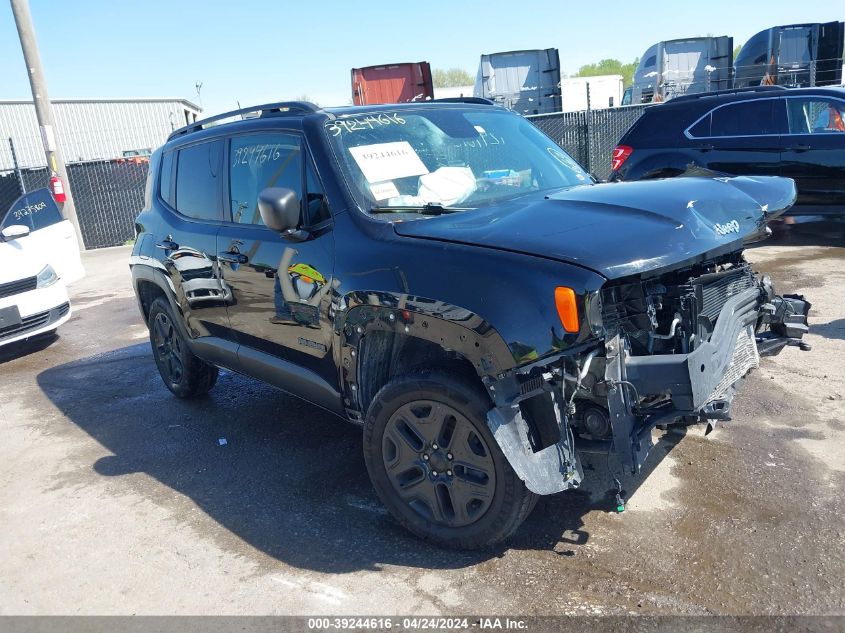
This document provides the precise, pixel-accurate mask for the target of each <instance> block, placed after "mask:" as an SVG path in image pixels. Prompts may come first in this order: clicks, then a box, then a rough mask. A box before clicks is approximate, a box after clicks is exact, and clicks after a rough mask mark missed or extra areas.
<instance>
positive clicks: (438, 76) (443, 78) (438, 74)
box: [431, 68, 475, 88]
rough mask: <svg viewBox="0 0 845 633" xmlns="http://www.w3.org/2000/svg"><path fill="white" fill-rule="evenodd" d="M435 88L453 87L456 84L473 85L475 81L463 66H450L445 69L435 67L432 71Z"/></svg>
mask: <svg viewBox="0 0 845 633" xmlns="http://www.w3.org/2000/svg"><path fill="white" fill-rule="evenodd" d="M431 78H432V80H433V81H434V87H435V88H453V87H454V86H471V85H472V84H473V83H475V80H474V79H473V78H472V75H470V74H469V73H468V72H467V71H465V70H464V69H463V68H450V69H449V70H443V69H442V68H435V69H434V70H433V71H432V73H431Z"/></svg>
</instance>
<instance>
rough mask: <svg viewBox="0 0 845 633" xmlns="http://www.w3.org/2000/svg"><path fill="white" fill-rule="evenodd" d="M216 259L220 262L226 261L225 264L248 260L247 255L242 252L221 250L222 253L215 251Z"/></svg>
mask: <svg viewBox="0 0 845 633" xmlns="http://www.w3.org/2000/svg"><path fill="white" fill-rule="evenodd" d="M217 260H218V261H221V262H226V263H227V264H246V263H247V262H248V261H249V257H247V256H246V255H244V254H243V253H233V252H232V251H223V252H222V253H217Z"/></svg>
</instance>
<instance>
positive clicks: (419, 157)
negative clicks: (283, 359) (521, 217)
mask: <svg viewBox="0 0 845 633" xmlns="http://www.w3.org/2000/svg"><path fill="white" fill-rule="evenodd" d="M326 134H327V136H328V138H329V140H330V142H331V143H332V145H333V147H334V149H335V151H336V153H337V155H338V157H339V158H340V161H339V163H340V166H341V168H342V170H343V171H344V175H345V177H346V179H347V181H348V182H349V184H350V188H351V190H352V193H353V195H354V196H355V197H356V199H357V200H358V202H359V203H360V205H361V208H362V209H370V210H372V211H373V212H374V213H393V212H394V211H393V209H395V212H396V213H402V212H405V213H415V212H419V213H417V214H418V215H440V214H442V213H447V212H453V211H463V210H468V209H473V208H478V207H482V206H485V205H489V204H493V203H495V202H501V201H503V200H507V199H510V198H515V197H517V196H522V195H525V194H527V193H530V192H532V191H533V192H537V191H548V190H554V189H562V188H568V187H572V186H576V185H582V184H588V183H591V182H592V178H591V177H590V176H589V175H588V174H587V173H586V172H585V171H584V170H583V169H582V168H581V167H580V166H579V165H578V164H577V163H576V162H575V161H574V160H572V158H570V157H569V156H568V155H567V154H566V153H565V152H563V151H562V150H560V149H559V148H557V147H552V146H551V145H552V144H551V142H550V141H549V139H548V138H546V137H545V136H544V135H543V134H542V133H540V132H539V131H538V130H537V128H536V127H534V126H533V125H531V124H530V123H528V122H527V121H525V120H524V119H523V118H522V117H520V116H517V115H515V114H513V113H510V112H507V111H505V110H499V109H489V108H485V109H483V110H481V109H472V108H444V109H439V110H433V109H426V108H420V109H408V110H403V111H402V113H401V115H400V114H398V113H396V112H380V113H373V114H370V115H368V116H365V117H362V116H360V115H359V116H355V117H348V118H343V117H339V118H337V119H335V120H332V121H329V122H328V123H327V124H326Z"/></svg>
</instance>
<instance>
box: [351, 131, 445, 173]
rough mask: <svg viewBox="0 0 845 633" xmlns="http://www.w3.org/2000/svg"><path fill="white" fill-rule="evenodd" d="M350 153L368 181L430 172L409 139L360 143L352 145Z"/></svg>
mask: <svg viewBox="0 0 845 633" xmlns="http://www.w3.org/2000/svg"><path fill="white" fill-rule="evenodd" d="M349 153H350V154H352V158H354V159H355V162H356V163H358V167H360V168H361V171H362V172H363V174H364V178H366V179H367V182H371V183H373V182H375V183H382V182H384V181H385V180H393V179H395V178H407V177H408V176H422V175H423V174H427V173H428V169H427V168H426V166H425V165H424V164H423V162H422V161H421V160H420V157H419V156H417V153H416V152H415V151H414V148H413V147H411V144H410V143H408V141H398V142H396V143H376V144H375V145H359V146H358V147H350V148H349Z"/></svg>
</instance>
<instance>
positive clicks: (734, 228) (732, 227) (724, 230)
mask: <svg viewBox="0 0 845 633" xmlns="http://www.w3.org/2000/svg"><path fill="white" fill-rule="evenodd" d="M713 228H714V229H716V235H728V234H730V233H739V222H737V221H736V220H731V221H730V222H725V223H724V224H719V223H718V222H717V223H716V224H714V225H713Z"/></svg>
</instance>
